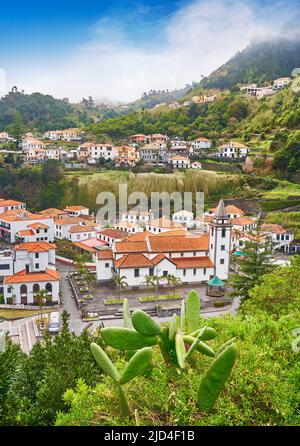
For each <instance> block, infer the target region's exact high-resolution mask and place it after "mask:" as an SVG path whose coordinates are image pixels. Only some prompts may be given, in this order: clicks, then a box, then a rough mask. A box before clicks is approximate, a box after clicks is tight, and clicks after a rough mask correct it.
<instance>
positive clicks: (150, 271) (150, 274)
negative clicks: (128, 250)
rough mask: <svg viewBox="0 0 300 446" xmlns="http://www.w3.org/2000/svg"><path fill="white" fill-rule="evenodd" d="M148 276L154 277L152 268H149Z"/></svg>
mask: <svg viewBox="0 0 300 446" xmlns="http://www.w3.org/2000/svg"><path fill="white" fill-rule="evenodd" d="M149 276H154V268H149Z"/></svg>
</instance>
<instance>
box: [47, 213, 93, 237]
mask: <svg viewBox="0 0 300 446" xmlns="http://www.w3.org/2000/svg"><path fill="white" fill-rule="evenodd" d="M54 223H55V238H57V239H59V240H64V239H66V240H71V241H72V242H76V241H81V240H85V239H88V238H94V237H96V235H97V232H98V231H99V226H98V225H97V224H95V223H94V222H92V221H88V220H85V219H83V218H82V217H63V218H57V219H55V222H54Z"/></svg>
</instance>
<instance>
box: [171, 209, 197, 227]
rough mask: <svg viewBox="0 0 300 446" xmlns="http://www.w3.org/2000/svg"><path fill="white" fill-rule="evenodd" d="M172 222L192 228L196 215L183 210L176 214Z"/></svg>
mask: <svg viewBox="0 0 300 446" xmlns="http://www.w3.org/2000/svg"><path fill="white" fill-rule="evenodd" d="M172 220H173V221H174V222H175V223H180V224H181V225H183V226H186V227H191V226H192V224H193V221H194V214H193V212H189V211H186V210H184V209H183V210H182V211H179V212H175V213H174V214H173V216H172Z"/></svg>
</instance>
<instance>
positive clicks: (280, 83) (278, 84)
mask: <svg viewBox="0 0 300 446" xmlns="http://www.w3.org/2000/svg"><path fill="white" fill-rule="evenodd" d="M291 82H292V79H291V78H290V77H280V78H279V79H275V80H274V82H273V88H274V90H281V89H282V88H285V87H287V86H288V85H289V84H290V83H291Z"/></svg>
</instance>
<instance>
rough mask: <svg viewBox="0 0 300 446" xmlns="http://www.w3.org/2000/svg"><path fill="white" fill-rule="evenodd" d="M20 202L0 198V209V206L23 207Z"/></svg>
mask: <svg viewBox="0 0 300 446" xmlns="http://www.w3.org/2000/svg"><path fill="white" fill-rule="evenodd" d="M24 204H25V203H23V202H22V201H17V200H6V199H5V198H0V207H2V206H20V205H24Z"/></svg>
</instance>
